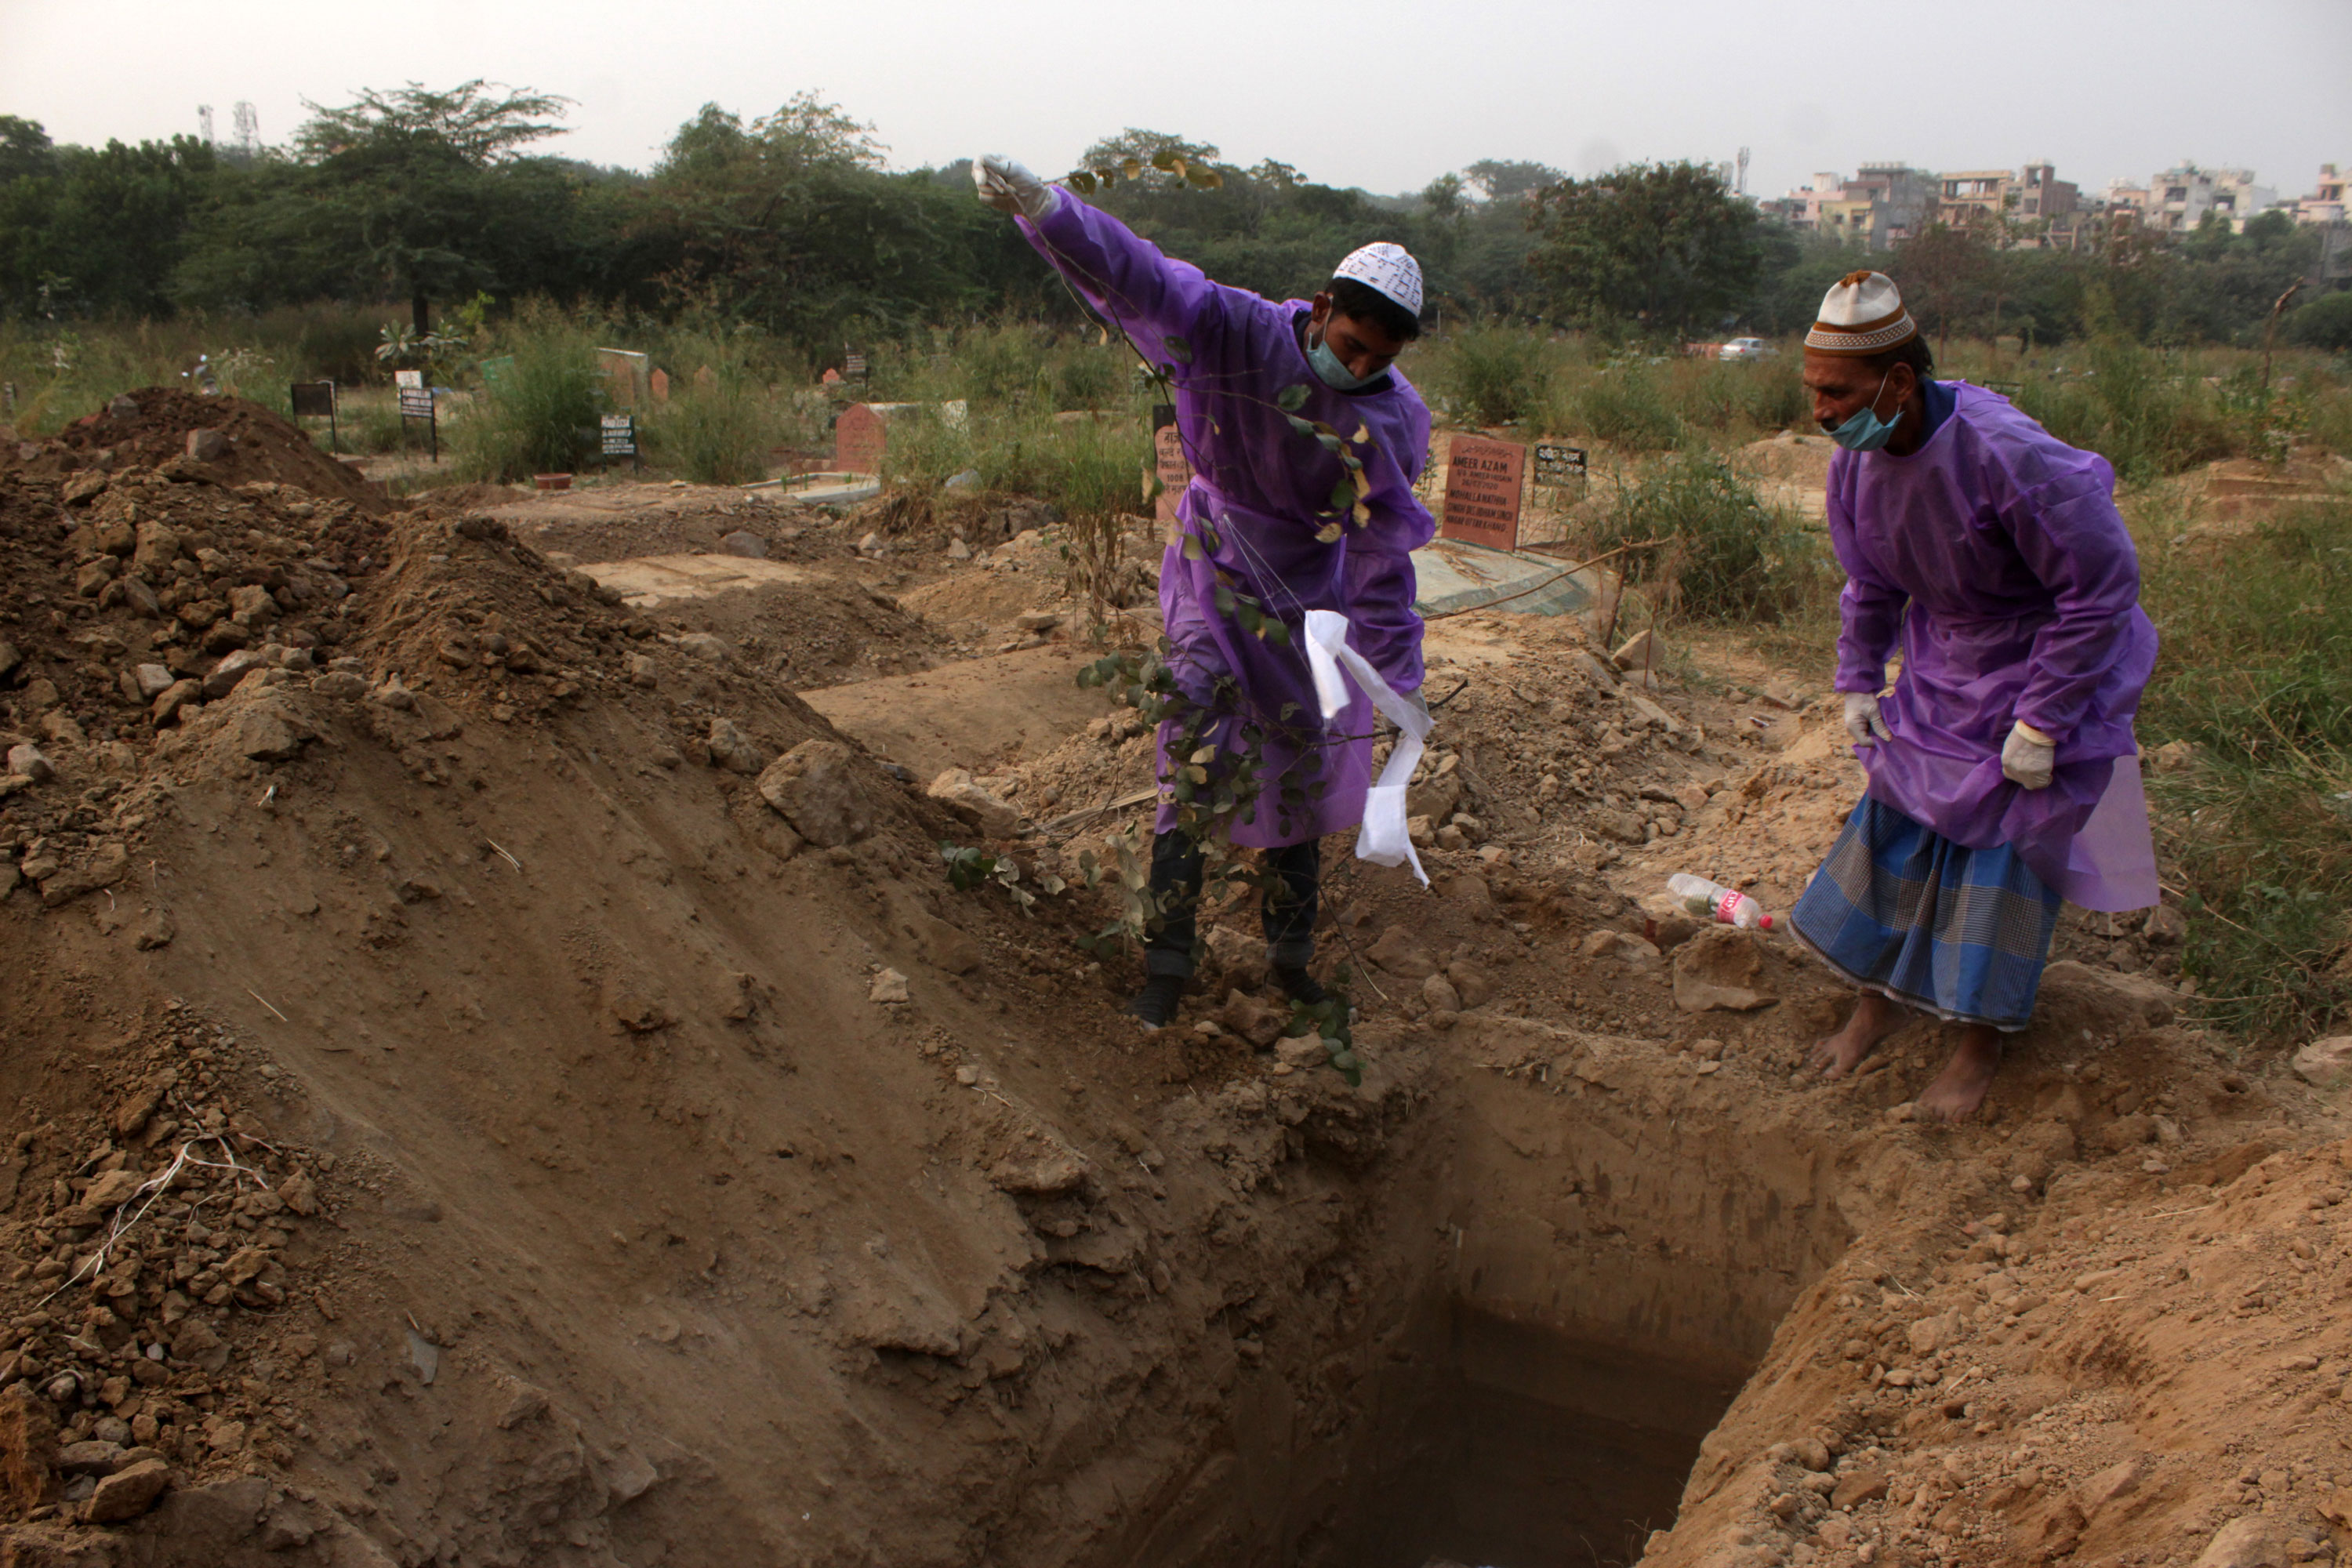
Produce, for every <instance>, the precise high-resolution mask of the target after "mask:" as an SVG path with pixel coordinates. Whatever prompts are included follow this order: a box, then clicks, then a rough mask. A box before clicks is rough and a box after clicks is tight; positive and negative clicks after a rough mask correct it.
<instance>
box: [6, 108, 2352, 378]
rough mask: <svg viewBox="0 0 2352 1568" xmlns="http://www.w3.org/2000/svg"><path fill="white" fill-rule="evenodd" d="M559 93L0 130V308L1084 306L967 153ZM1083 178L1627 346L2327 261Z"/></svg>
mask: <svg viewBox="0 0 2352 1568" xmlns="http://www.w3.org/2000/svg"><path fill="white" fill-rule="evenodd" d="M567 107H568V105H567V104H566V103H565V101H564V100H561V99H558V98H554V97H551V96H549V95H546V94H541V93H536V92H530V91H514V90H509V89H504V88H499V87H494V86H492V85H489V84H487V83H484V82H481V81H471V82H466V83H463V84H460V85H459V86H457V87H455V88H450V89H428V88H425V87H422V86H418V85H415V84H411V85H409V86H408V87H405V88H403V89H398V90H392V91H369V92H363V93H362V94H361V95H360V97H359V98H358V99H357V100H355V101H353V102H352V103H350V104H346V105H341V106H339V107H324V106H320V105H311V106H310V109H311V118H310V120H309V121H306V122H305V123H304V124H303V126H302V127H301V128H300V130H299V131H298V132H296V134H295V136H294V137H293V138H292V140H291V141H290V142H289V143H288V144H287V145H286V146H284V147H281V148H273V149H267V150H264V151H263V152H262V153H259V154H257V155H252V156H247V155H243V154H239V153H231V152H228V151H226V150H224V149H219V148H215V147H214V146H212V145H210V144H208V143H205V142H200V141H198V140H196V139H195V138H193V137H187V136H180V137H173V139H171V140H170V141H168V142H155V141H149V142H140V143H138V144H136V145H126V144H125V143H122V142H108V143H107V144H106V145H105V146H104V147H102V148H88V147H79V146H59V145H57V144H55V143H53V142H51V141H50V139H49V137H48V136H47V133H46V132H44V130H43V129H42V127H41V126H39V125H38V124H36V123H34V122H32V121H26V120H23V119H18V118H15V117H11V116H5V115H0V315H5V316H7V317H11V318H16V319H20V320H28V321H68V320H80V319H108V318H116V319H122V318H129V319H137V318H159V317H163V316H167V315H171V314H173V313H175V312H203V313H205V314H206V315H208V316H216V317H219V316H226V317H234V316H236V315H240V314H246V313H251V312H258V311H263V310H272V309H275V308H278V307H282V306H287V305H302V304H307V303H310V302H314V301H320V300H342V301H348V302H352V303H359V304H377V303H387V304H394V305H396V306H398V307H399V308H402V309H404V310H405V311H406V312H407V313H408V315H409V317H410V325H411V330H413V331H415V333H416V334H417V335H419V336H422V335H424V334H425V332H427V331H429V330H430V329H431V325H432V321H433V319H434V312H435V310H436V307H439V308H446V307H447V306H448V305H449V304H451V303H453V302H456V301H460V300H471V299H473V298H475V297H477V296H478V295H481V294H485V293H487V294H488V295H491V296H493V297H495V298H496V299H497V300H520V299H524V298H529V297H533V296H543V297H547V298H551V299H554V300H562V301H568V302H593V303H596V304H599V305H602V306H604V307H606V308H614V309H622V310H630V311H642V312H650V313H656V314H664V313H672V312H676V311H678V310H684V309H688V308H693V309H697V310H704V311H708V312H712V313H714V314H715V315H716V316H717V317H718V318H719V319H720V320H730V319H731V320H737V321H744V322H748V323H752V324H756V325H757V326H759V327H761V328H762V329H764V330H766V331H771V332H773V333H775V334H777V335H778V336H780V337H782V338H784V339H786V340H787V341H791V342H797V343H799V344H801V345H803V346H804V347H806V348H808V349H809V350H811V351H812V352H814V353H819V354H824V353H828V352H835V351H837V350H838V349H839V347H840V345H841V344H842V343H843V342H845V340H848V339H852V338H856V337H861V336H871V335H877V334H879V335H896V334H898V333H902V332H905V331H911V330H914V329H916V328H919V327H921V326H926V325H939V324H945V323H949V322H953V321H966V320H973V319H979V318H983V317H989V316H995V315H1006V314H1009V315H1014V316H1027V317H1042V318H1045V319H1049V320H1050V319H1057V318H1059V319H1067V320H1070V321H1076V319H1077V312H1078V307H1077V306H1076V304H1075V302H1074V301H1072V300H1069V299H1067V298H1066V296H1065V295H1063V294H1062V292H1061V291H1060V290H1058V289H1055V288H1054V287H1053V286H1052V284H1051V282H1050V279H1048V277H1047V276H1046V274H1045V269H1044V268H1042V267H1040V266H1039V265H1038V264H1037V262H1036V260H1035V258H1034V256H1032V255H1031V254H1030V253H1029V251H1028V248H1027V247H1026V246H1025V245H1024V243H1023V241H1022V239H1021V237H1020V236H1019V235H1018V233H1017V232H1016V231H1015V230H1014V229H1013V226H1011V225H1009V224H1006V223H1004V222H1003V221H1002V220H1001V219H1000V218H999V217H997V216H996V215H994V214H993V213H991V212H989V211H988V210H986V209H984V208H982V206H981V205H979V204H978V203H976V202H974V201H973V200H972V199H971V186H970V181H969V174H970V169H969V165H968V164H967V163H955V164H950V165H949V166H947V167H945V168H938V169H919V170H914V171H893V170H891V169H890V168H888V167H887V164H886V163H885V160H884V152H885V149H884V148H883V147H882V146H881V145H880V144H879V143H877V142H876V141H875V140H874V135H873V128H872V127H870V126H867V125H865V124H862V123H860V122H859V121H856V120H855V119H854V118H852V117H851V116H849V115H848V114H846V113H845V112H844V111H843V110H841V109H840V108H839V107H837V106H835V105H833V104H830V103H827V102H825V101H824V100H821V99H819V98H817V97H815V96H814V95H812V94H802V95H800V96H797V97H795V98H793V99H792V100H790V101H789V102H787V103H785V104H784V105H783V106H782V108H780V109H778V110H775V111H774V112H773V113H770V114H766V115H761V116H758V117H754V118H751V119H748V120H747V119H746V118H744V117H743V116H741V115H740V114H738V113H736V112H734V111H731V110H726V109H722V108H720V107H719V106H718V105H716V104H712V105H707V106H705V107H704V108H703V109H702V110H700V112H698V114H697V115H696V116H695V118H693V119H692V120H690V121H688V122H687V123H685V124H684V125H682V126H680V127H679V128H678V130H677V133H676V134H675V135H674V136H673V137H672V138H671V139H670V141H669V142H668V144H667V146H666V147H665V148H664V150H663V153H662V155H661V157H660V159H659V161H658V162H657V163H656V164H655V166H654V167H653V168H652V169H651V170H650V171H649V172H645V173H637V172H633V171H629V170H624V169H614V168H606V167H600V166H597V165H593V164H590V163H581V162H579V161H576V160H572V159H567V158H563V157H561V156H556V155H553V154H551V153H548V152H547V151H545V150H544V143H545V142H548V140H549V139H551V138H552V137H554V136H556V135H559V134H561V132H562V129H563V128H562V124H561V123H560V121H561V120H562V117H563V114H564V112H565V110H566V109H567ZM1162 153H1176V154H1177V156H1178V157H1179V158H1181V160H1182V161H1183V163H1184V165H1185V166H1188V167H1195V168H1201V169H1213V170H1214V171H1215V174H1216V175H1217V176H1218V177H1217V178H1216V179H1214V180H1213V181H1208V180H1199V179H1194V180H1187V179H1183V178H1178V177H1171V176H1170V175H1168V174H1164V173H1163V172H1162V171H1161V170H1160V169H1159V168H1156V167H1155V166H1154V163H1153V160H1154V158H1155V157H1157V156H1158V155H1160V154H1162ZM1161 161H1162V162H1163V163H1165V162H1166V160H1165V159H1162V160H1161ZM1084 162H1085V164H1086V166H1087V167H1097V168H1104V169H1108V170H1110V171H1112V172H1113V174H1114V177H1113V178H1112V179H1110V180H1109V181H1108V183H1107V184H1104V185H1102V186H1101V188H1099V189H1098V190H1097V192H1096V193H1095V194H1094V195H1093V196H1092V197H1091V198H1090V199H1093V200H1096V201H1098V202H1099V203H1100V204H1101V205H1104V206H1106V207H1107V208H1108V209H1109V210H1111V211H1112V212H1114V213H1116V214H1118V216H1121V217H1122V218H1125V219H1126V220H1128V221H1129V222H1130V223H1131V224H1133V225H1134V226H1136V227H1137V228H1138V229H1139V231H1140V232H1142V233H1144V234H1146V235H1147V236H1149V237H1151V238H1153V239H1155V240H1157V241H1158V242H1159V243H1160V245H1161V246H1162V247H1164V248H1166V249H1168V250H1169V251H1171V253H1173V254H1176V255H1179V256H1181V257H1184V258H1186V259H1188V260H1191V261H1193V262H1195V263H1197V264H1199V265H1200V266H1201V267H1202V268H1204V269H1205V270H1207V271H1208V272H1209V273H1210V274H1211V275H1212V276H1213V277H1215V278H1218V279H1222V280H1224V281H1226V282H1230V283H1234V284H1236V285H1238V286H1241V287H1244V288H1247V289H1255V290H1256V291H1257V292H1260V293H1263V294H1266V295H1269V296H1273V297H1277V298H1280V297H1287V296H1294V295H1299V294H1304V293H1307V292H1311V291H1312V290H1313V289H1315V288H1316V287H1317V286H1318V285H1319V284H1320V283H1321V282H1322V281H1323V279H1325V278H1326V277H1327V276H1328V272H1329V268H1330V267H1331V265H1332V263H1333V262H1334V261H1335V260H1336V259H1337V258H1339V256H1340V255H1342V254H1344V253H1345V252H1346V251H1348V250H1349V249H1352V248H1353V247H1356V246H1359V245H1362V244H1365V243H1368V242H1370V241H1372V240H1377V239H1386V240H1393V241H1396V242H1397V243H1399V244H1402V245H1404V246H1406V247H1409V248H1411V249H1412V250H1413V251H1414V252H1415V254H1416V255H1418V256H1419V257H1420V258H1422V260H1423V266H1424V268H1425V270H1426V272H1427V275H1428V279H1429V282H1430V292H1431V302H1432V311H1433V315H1434V317H1435V318H1436V321H1437V322H1438V323H1439V324H1441V325H1442V324H1444V323H1446V322H1449V321H1475V320H1488V321H1528V322H1536V323H1543V324H1549V325H1558V326H1580V327H1585V328H1589V329H1593V330H1597V331H1601V332H1604V333H1607V334H1611V335H1613V336H1618V337H1622V338H1625V339H1627V340H1629V341H1630V340H1642V339H1670V338H1679V337H1687V336H1694V335H1699V336H1705V335H1717V334H1722V333H1727V332H1730V331H1735V330H1743V331H1758V332H1761V333H1766V334H1779V333H1784V332H1789V331H1801V329H1802V328H1803V327H1804V326H1805V325H1806V324H1808V323H1809V322H1810V321H1811V319H1812V313H1813V309H1814V306H1815V304H1816V302H1817V301H1818V300H1820V298H1821V294H1822V289H1825V288H1826V287H1827V286H1828V284H1829V283H1830V282H1832V281H1833V280H1834V279H1836V278H1837V277H1838V276H1839V275H1840V274H1842V273H1843V272H1845V271H1848V270H1850V269H1852V268H1853V267H1855V266H1856V265H1875V266H1879V267H1882V268H1885V269H1886V270H1888V271H1890V272H1892V273H1894V274H1895V276H1896V277H1897V279H1901V280H1903V281H1904V283H1905V286H1906V295H1907V296H1908V297H1909V298H1910V299H1911V300H1912V301H1913V303H1914V306H1915V309H1916V310H1917V311H1918V313H1919V314H1920V315H1921V316H1922V318H1923V320H1924V321H1926V323H1927V326H1928V329H1929V330H1930V331H1940V332H1945V333H1951V332H1959V333H1976V334H1983V333H1988V332H1993V331H2000V332H2007V333H2021V334H2024V335H2027V336H2029V337H2034V338H2039V339H2042V340H2058V339H2065V338H2071V337H2075V336H2080V335H2083V334H2084V333H2086V332H2090V331H2102V330H2114V331H2122V332H2125V333H2127V334H2129V335H2131V336H2134V337H2137V338H2140V339H2143V340H2146V341H2151V342H2184V343H2185V342H2231V341H2241V342H2242V341H2251V340H2252V338H2253V337H2254V336H2255V335H2257V334H2259V332H2260V331H2262V329H2263V324H2264V322H2265V321H2267V319H2268V317H2269V314H2270V311H2271V308H2272V305H2273V302H2274V301H2275V300H2276V299H2277V297H2278V296H2279V295H2280V294H2281V293H2282V292H2283V291H2284V290H2285V289H2286V288H2287V287H2288V286H2289V285H2290V284H2291V283H2292V282H2293V281H2294V279H2296V278H2298V277H2301V276H2302V275H2304V274H2305V272H2307V271H2309V270H2310V269H2311V268H2312V267H2313V264H2314V260H2315V246H2316V243H2317V240H2316V237H2315V235H2314V234H2313V233H2312V232H2311V231H2310V230H2307V229H2301V228H2298V227H2296V226H2294V224H2292V223H2291V222H2288V221H2287V220H2286V219H2285V218H2284V216H2283V215H2270V216H2263V217H2260V218H2257V219H2255V220H2253V221H2252V222H2251V223H2249V224H2248V226H2247V227H2246V230H2245V232H2244V233H2242V234H2234V233H2231V231H2230V229H2229V228H2228V226H2226V225H2221V224H2219V223H2209V224H2208V225H2207V226H2205V227H2204V228H2201V229H2200V230H2198V231H2197V232H2195V233H2193V234H2191V235H2189V236H2188V237H2185V238H2183V239H2181V240H2179V242H2177V243H2172V244H2158V243H2155V242H2153V241H2152V240H2151V239H2149V238H2148V237H2145V236H2141V235H2137V234H2125V235H2121V236H2118V237H2114V238H2113V239H2111V240H2110V241H2109V242H2108V243H2105V244H2103V245H2102V246H2100V247H2097V248H2096V249H2095V250H2092V251H2089V252H2061V251H2053V250H2040V249H2034V248H2031V247H2015V246H2013V245H2010V244H2005V243H2004V240H2005V239H2007V238H2009V237H2007V236H2004V235H2003V234H2001V233H2000V232H1998V231H1994V230H1988V229H1984V228H1980V227H1979V228H1952V227H1947V226H1942V225H1937V226H1931V227H1930V228H1929V229H1928V230H1927V232H1926V233H1925V234H1923V235H1921V236H1919V237H1916V238H1915V239H1913V240H1911V241H1910V242H1908V243H1907V244H1906V245H1905V246H1904V247H1900V248H1898V249H1897V250H1896V251H1895V254H1894V255H1892V256H1891V257H1890V256H1886V255H1884V254H1880V255H1875V256H1871V257H1867V258H1864V257H1863V256H1861V255H1860V254H1858V253H1857V252H1855V251H1853V250H1851V249H1848V248H1846V247H1844V246H1843V245H1841V244H1839V243H1837V242H1835V241H1826V240H1821V239H1817V238H1812V237H1804V236H1801V235H1799V234H1796V233H1794V232H1792V231H1790V230H1789V229H1787V228H1785V227H1781V226H1776V225H1772V224H1769V223H1766V222H1763V221H1761V220H1760V219H1759V216H1758V215H1757V213H1756V212H1755V210H1754V208H1753V207H1751V206H1750V205H1748V204H1747V203H1745V202H1744V201H1741V200H1738V198H1736V197H1734V196H1733V195H1730V194H1729V193H1728V192H1727V191H1726V190H1725V189H1724V187H1723V185H1722V183H1721V181H1720V180H1719V178H1717V175H1716V174H1715V173H1714V172H1713V171H1712V170H1711V169H1709V168H1708V167H1706V165H1702V164H1695V163H1654V164H1633V165H1628V166H1625V167H1622V168H1619V169H1615V170H1612V171H1609V172H1607V173H1605V174H1598V175H1595V176H1593V177H1591V178H1588V179H1576V178H1570V177H1569V176H1567V175H1565V174H1563V173H1562V172H1561V171H1559V170H1558V169H1556V168H1552V167H1550V166H1549V165H1546V164H1544V163H1536V162H1531V161H1527V160H1505V159H1488V160H1483V161H1481V162H1480V163H1474V164H1472V165H1471V166H1470V167H1468V168H1466V169H1464V170H1462V171H1460V172H1459V173H1456V174H1446V175H1444V176H1442V177H1440V178H1439V179H1437V180H1435V181H1433V182H1432V183H1431V184H1429V185H1428V186H1427V187H1425V188H1424V189H1423V190H1422V191H1420V192H1417V193H1412V194H1410V195H1391V196H1382V195H1373V194H1371V193H1370V192H1366V191H1363V190H1360V189H1355V188H1349V187H1342V186H1337V185H1331V184H1323V183H1321V182H1318V181H1317V180H1314V179H1312V178H1310V177H1309V176H1307V174H1304V173H1302V172H1301V171H1299V170H1298V169H1296V168H1294V167H1292V166H1290V165H1287V164H1285V163H1279V162H1276V161H1274V160H1267V161H1265V162H1262V163H1257V164H1255V165H1254V166H1250V167H1246V168H1244V167H1241V166H1238V165H1234V164H1232V163H1225V162H1223V160H1222V159H1221V157H1220V154H1219V150H1218V149H1217V148H1216V147H1215V146H1213V145H1212V144H1208V143H1205V142H1190V141H1187V140H1185V139H1183V138H1181V137H1179V136H1174V135H1170V134H1166V133H1162V132H1149V131H1139V130H1129V131H1125V132H1120V133H1118V135H1115V136H1110V137H1106V138H1105V139H1103V140H1102V141H1101V142H1097V144H1096V145H1095V146H1093V147H1091V148H1089V149H1088V150H1087V156H1086V159H1085V161H1084ZM1122 171H1124V173H1122ZM1040 172H1041V173H1045V174H1055V173H1057V172H1056V171H1050V170H1045V171H1040ZM2343 304H2344V301H2343V300H2341V299H2338V300H2334V301H2332V302H2323V303H2322V304H2320V305H2306V306H2305V309H2304V310H2302V311H2300V312H2297V313H2296V314H2295V315H2294V316H2292V317H2290V318H2289V319H2288V328H2289V331H2288V334H2287V335H2288V339H2289V341H2294V340H2295V339H2296V338H2297V337H2303V338H2305V339H2313V338H2314V333H2315V332H2316V333H2317V340H2316V341H2321V342H2323V343H2324V346H2331V347H2344V346H2352V340H2347V341H2329V337H2330V334H2331V333H2334V334H2346V333H2347V332H2352V320H2347V311H2346V310H2343V309H2342V306H2343ZM2331 312H2332V314H2331ZM2330 323H2334V324H2333V325H2330ZM2306 329H2310V330H2306Z"/></svg>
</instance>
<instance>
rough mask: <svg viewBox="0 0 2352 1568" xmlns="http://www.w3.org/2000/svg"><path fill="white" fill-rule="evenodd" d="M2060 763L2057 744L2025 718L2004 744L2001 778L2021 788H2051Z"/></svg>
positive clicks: (2001, 752)
mask: <svg viewBox="0 0 2352 1568" xmlns="http://www.w3.org/2000/svg"><path fill="white" fill-rule="evenodd" d="M2057 760H2058V742H2055V741H2053V740H2052V739H2051V738H2050V737H2049V736H2047V735H2045V734H2043V733H2042V731H2039V730H2037V729H2035V728H2034V727H2033V726H2032V725H2031V724H2029V723H2027V722H2026V721H2024V720H2022V719H2020V720H2019V721H2017V724H2016V726H2015V727H2014V728H2013V729H2011V731H2010V732H2009V739H2008V740H2007V741H2004V742H2001V748H2000V773H2001V776H2002V777H2003V778H2005V779H2007V780H2009V781H2010V782H2011V784H2017V785H2019V786H2021V788H2025V789H2048V788H2049V787H2050V772H2051V769H2052V768H2053V766H2055V765H2056V763H2057Z"/></svg>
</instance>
